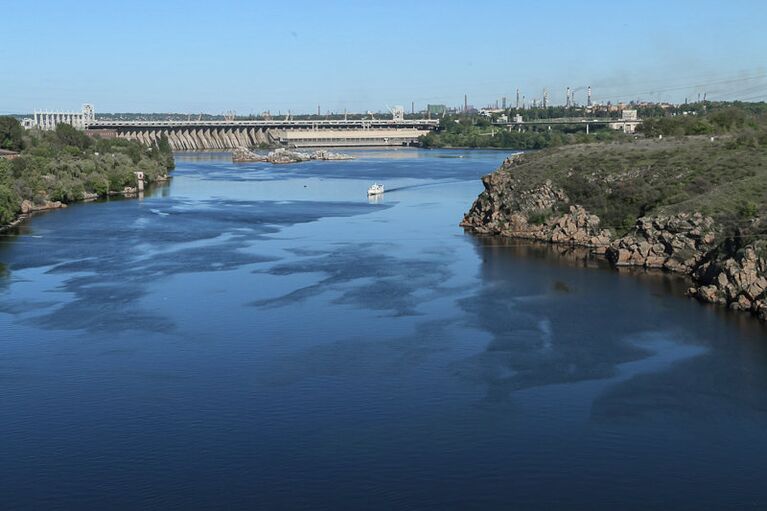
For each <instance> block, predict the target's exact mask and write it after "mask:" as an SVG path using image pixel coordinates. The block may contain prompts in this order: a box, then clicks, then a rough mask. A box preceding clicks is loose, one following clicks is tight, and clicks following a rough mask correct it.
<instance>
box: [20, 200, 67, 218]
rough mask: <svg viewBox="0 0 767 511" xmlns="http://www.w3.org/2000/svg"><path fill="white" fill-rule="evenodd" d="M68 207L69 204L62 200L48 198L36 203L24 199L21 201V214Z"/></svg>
mask: <svg viewBox="0 0 767 511" xmlns="http://www.w3.org/2000/svg"><path fill="white" fill-rule="evenodd" d="M66 207H67V205H66V204H64V203H63V202H61V201H49V200H46V201H45V202H43V203H41V204H35V203H34V202H32V201H31V200H23V201H21V214H22V215H28V214H30V213H34V212H36V211H46V210H49V209H59V208H66Z"/></svg>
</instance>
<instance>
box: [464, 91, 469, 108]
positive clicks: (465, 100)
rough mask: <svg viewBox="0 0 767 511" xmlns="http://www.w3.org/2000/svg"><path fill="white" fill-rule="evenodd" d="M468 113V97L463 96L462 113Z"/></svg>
mask: <svg viewBox="0 0 767 511" xmlns="http://www.w3.org/2000/svg"><path fill="white" fill-rule="evenodd" d="M468 111H469V95H468V94H464V95H463V113H467V112H468Z"/></svg>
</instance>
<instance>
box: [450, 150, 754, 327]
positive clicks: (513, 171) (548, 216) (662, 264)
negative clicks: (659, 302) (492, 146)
mask: <svg viewBox="0 0 767 511" xmlns="http://www.w3.org/2000/svg"><path fill="white" fill-rule="evenodd" d="M701 142H702V141H699V140H692V141H690V143H691V144H693V145H697V146H698V148H699V149H700V148H703V149H706V150H709V149H710V148H711V146H709V145H707V144H705V143H702V144H701ZM709 143H710V141H709ZM619 146H621V147H615V146H610V145H591V146H586V147H585V148H584V147H580V148H560V149H555V150H549V151H543V152H541V153H537V154H518V155H514V156H512V157H510V158H508V159H507V160H506V161H505V162H504V163H503V164H502V165H501V167H500V168H499V169H498V170H496V171H495V172H493V173H492V174H489V175H487V176H485V177H483V179H482V182H483V184H484V188H485V190H484V191H483V192H482V193H481V194H480V195H479V197H478V198H477V199H476V201H475V202H474V204H473V205H472V207H471V209H470V210H469V212H468V213H467V214H466V215H465V217H464V219H463V221H462V222H461V225H462V226H463V227H465V228H467V229H468V230H471V231H473V232H476V233H479V234H486V235H498V236H506V237H511V238H523V239H531V240H538V241H542V242H548V243H557V244H568V245H572V246H582V247H588V248H590V249H591V250H593V251H594V252H596V253H598V254H602V255H604V256H605V257H606V258H607V259H608V260H609V261H610V262H611V263H612V264H613V265H615V266H633V267H641V268H647V269H657V270H664V271H671V272H676V273H681V274H684V275H687V276H688V277H689V278H690V279H691V282H692V284H693V285H692V286H691V287H690V289H689V291H688V294H689V295H690V296H693V297H695V298H697V299H699V300H701V301H703V302H708V303H715V304H720V305H724V306H727V307H729V308H731V309H734V310H744V311H750V312H752V313H753V314H755V315H757V316H758V317H759V318H760V319H763V320H765V319H767V260H766V259H765V257H764V253H765V247H764V246H763V245H764V242H763V241H762V240H763V236H762V234H761V233H762V229H763V228H762V222H761V218H762V217H761V215H762V205H761V203H760V204H758V205H757V206H756V207H755V208H751V211H750V213H751V214H750V215H745V216H744V215H743V214H742V210H743V205H742V204H743V203H742V201H740V200H737V199H735V198H733V197H732V196H728V195H727V194H722V193H721V190H719V189H718V187H717V186H715V185H710V186H706V183H704V185H703V186H701V184H700V182H699V180H698V181H696V178H697V177H699V174H700V173H699V172H696V168H695V165H693V164H691V163H690V162H687V164H686V165H680V166H679V168H669V166H668V163H667V162H666V161H663V158H664V155H665V156H666V157H668V155H669V149H673V148H674V147H677V143H676V142H674V143H672V145H665V144H657V143H651V144H646V143H644V144H643V143H640V144H637V145H634V144H632V147H625V144H620V145H619ZM720 149H721V147H720ZM685 151H688V154H694V153H693V152H692V151H690V148H685ZM616 155H622V156H623V157H616ZM734 156H736V157H738V156H740V155H739V154H737V152H736V154H734ZM696 161H705V160H700V158H696ZM637 162H641V163H639V164H638V165H637ZM678 162H679V159H678V158H677V163H678ZM654 163H660V164H659V165H654ZM586 164H587V165H588V166H586ZM698 166H700V163H698ZM706 167H707V168H708V165H706ZM740 170H741V171H742V172H743V174H744V175H745V176H746V177H745V178H744V179H747V180H750V181H753V180H754V179H755V178H756V179H764V178H765V175H767V170H762V171H760V172H756V171H754V172H751V171H750V169H740ZM736 181H737V180H735V181H729V182H728V183H726V184H725V185H723V186H727V187H733V186H737V185H738V183H737V182H736ZM679 182H682V183H684V182H688V183H693V184H692V185H691V186H690V187H689V188H687V189H685V188H684V187H681V188H680V187H679V186H677V185H678V183H679ZM714 184H715V183H714ZM648 187H649V188H651V189H652V190H656V193H655V195H653V194H652V193H648ZM674 187H675V191H674V193H672V194H668V193H667V190H668V188H674ZM573 196H576V197H577V200H576V199H574V198H573ZM722 197H726V198H727V200H728V201H729V203H730V205H729V206H728V204H726V203H723V202H724V199H723V198H722ZM679 199H682V200H679ZM701 205H705V208H700V209H703V210H704V211H701V210H700V209H699V208H698V207H697V206H701ZM680 206H683V207H680ZM632 217H633V218H632ZM605 218H607V219H609V220H610V221H608V222H605V221H604V219H605ZM618 219H622V221H621V222H617V221H616V220H618Z"/></svg>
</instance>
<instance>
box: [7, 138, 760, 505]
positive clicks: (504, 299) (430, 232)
mask: <svg viewBox="0 0 767 511" xmlns="http://www.w3.org/2000/svg"><path fill="white" fill-rule="evenodd" d="M356 154H357V156H358V157H359V158H358V159H356V160H354V161H341V162H310V163H305V164H301V165H294V166H271V165H268V164H232V163H231V161H230V156H229V155H228V154H214V153H198V154H193V153H182V154H179V155H177V169H176V170H175V172H174V178H173V180H172V181H171V182H170V183H169V184H168V185H167V186H164V187H161V188H155V189H154V190H152V191H151V192H150V193H148V194H147V195H146V197H145V198H143V199H142V200H113V201H109V202H102V203H97V204H78V205H74V206H71V207H69V208H67V209H65V210H60V211H54V212H51V213H47V214H43V215H38V216H36V217H34V218H33V219H32V220H31V221H29V222H27V223H26V224H25V225H24V226H23V227H22V228H21V232H20V233H19V234H18V235H8V234H5V235H2V236H1V237H0V262H2V263H3V266H2V270H1V271H0V508H2V509H4V510H5V509H57V508H66V509H102V510H106V509H122V508H129V509H167V508H181V509H198V508H210V509H433V510H444V509H525V510H526V509H547V510H548V509H605V510H617V509H621V510H623V509H637V510H640V509H641V510H647V509H695V510H700V509H747V508H748V509H751V508H753V509H765V507H767V484H765V480H764V479H765V470H766V469H767V329H765V327H763V326H762V325H760V324H759V323H758V321H756V320H753V319H750V318H748V317H746V316H744V315H740V314H735V313H728V312H725V311H721V310H718V309H716V308H713V307H706V306H702V305H700V304H698V303H696V302H694V301H691V300H688V299H687V298H684V296H683V290H684V289H685V282H684V280H682V279H681V278H678V277H673V276H669V275H664V274H659V273H642V272H617V271H614V270H611V269H609V268H608V267H606V266H605V265H604V264H603V263H601V262H600V261H599V260H595V259H593V258H587V257H584V256H583V254H581V253H578V252H576V253H568V252H567V251H564V250H562V249H556V248H551V247H545V246H544V247H542V246H535V245H531V244H529V243H509V242H503V241H502V240H492V239H481V238H477V237H475V236H473V235H471V234H467V233H464V232H463V230H462V229H461V228H460V227H458V223H459V221H460V220H461V218H462V215H463V213H464V212H465V211H466V210H467V209H468V208H469V207H470V205H471V203H472V201H473V200H474V198H475V197H476V195H477V194H478V193H479V192H480V191H481V190H482V184H481V182H480V181H479V177H480V176H481V175H483V174H486V173H488V172H490V171H492V170H493V169H495V168H496V167H497V166H498V164H499V163H500V162H501V161H502V160H503V158H504V157H505V156H506V154H505V153H499V152H485V151H471V152H470V151H466V152H461V151H452V152H449V151H419V150H404V149H402V150H389V151H359V152H357V153H356ZM373 181H379V182H383V183H384V184H385V185H386V189H387V192H386V193H385V196H384V197H382V198H381V199H379V200H376V201H369V200H368V199H367V197H366V196H365V192H366V189H367V187H368V186H369V185H370V184H371V183H372V182H373Z"/></svg>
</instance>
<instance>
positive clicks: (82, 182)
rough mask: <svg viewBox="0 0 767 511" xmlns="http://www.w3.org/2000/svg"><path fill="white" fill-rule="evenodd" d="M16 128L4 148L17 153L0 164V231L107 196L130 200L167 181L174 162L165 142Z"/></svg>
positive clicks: (67, 130) (59, 128) (59, 129)
mask: <svg viewBox="0 0 767 511" xmlns="http://www.w3.org/2000/svg"><path fill="white" fill-rule="evenodd" d="M6 119H10V121H8V120H6V124H8V123H11V124H13V123H15V125H14V126H15V127H16V128H17V129H13V130H11V133H10V135H9V137H10V138H9V137H6V139H5V140H6V142H5V143H6V144H7V145H10V146H11V147H12V148H14V149H16V150H19V151H20V154H19V156H18V157H16V158H15V159H12V160H6V159H0V230H5V229H7V228H10V227H13V226H15V225H18V223H19V222H20V221H23V219H24V218H26V216H28V215H30V214H32V213H35V212H40V211H48V210H52V209H59V208H62V207H66V205H67V204H71V203H74V202H81V201H93V200H97V199H103V198H107V197H111V196H127V197H130V196H133V195H137V194H138V193H139V192H140V190H143V187H144V185H145V184H146V185H150V184H152V183H159V182H163V181H166V180H168V179H169V177H168V172H169V171H170V170H171V169H173V168H174V166H175V162H174V158H173V154H172V152H171V149H170V145H169V144H168V141H167V139H166V138H161V139H160V141H159V143H158V144H155V145H152V146H144V145H142V144H140V143H139V142H135V141H129V140H123V139H100V138H91V137H89V136H87V135H86V134H84V133H83V132H81V131H78V130H76V129H75V128H73V127H71V126H69V125H66V124H60V125H58V126H57V127H56V129H55V130H52V131H38V130H31V131H23V130H22V129H21V127H20V125H18V121H16V120H15V119H12V118H6Z"/></svg>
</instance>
